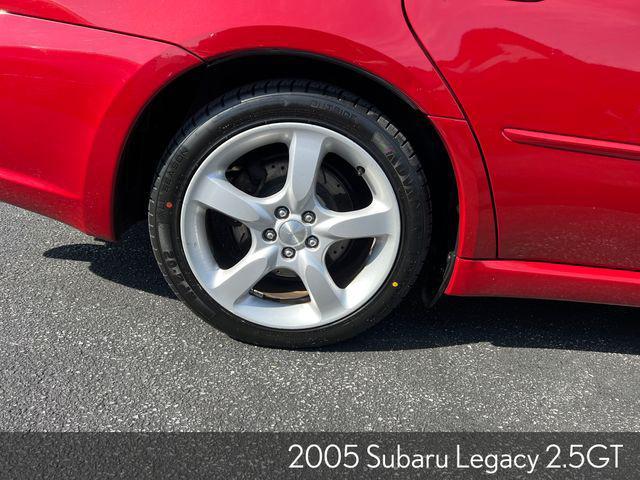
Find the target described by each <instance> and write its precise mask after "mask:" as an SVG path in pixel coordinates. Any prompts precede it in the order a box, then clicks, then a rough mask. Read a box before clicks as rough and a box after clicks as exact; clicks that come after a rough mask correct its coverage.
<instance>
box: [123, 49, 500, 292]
mask: <svg viewBox="0 0 640 480" xmlns="http://www.w3.org/2000/svg"><path fill="white" fill-rule="evenodd" d="M292 76H293V77H298V78H308V79H311V80H317V81H324V82H327V83H332V84H334V85H336V86H338V87H340V88H344V89H346V90H350V91H353V92H354V93H355V94H357V95H359V96H361V97H363V98H365V99H367V100H369V101H370V102H371V103H372V104H375V105H378V107H379V108H380V109H381V110H383V112H384V113H385V114H386V115H387V116H388V117H389V118H390V119H391V120H392V121H393V123H394V124H395V125H397V126H398V128H400V129H401V130H402V131H403V132H404V133H405V134H406V135H407V138H408V139H409V140H410V142H411V143H412V145H413V146H414V148H415V149H416V151H417V152H418V156H419V158H420V161H421V162H422V164H423V168H424V169H425V172H426V174H427V177H428V179H429V184H430V185H429V186H430V189H431V192H432V197H433V203H434V208H433V211H434V219H433V220H434V229H433V231H434V238H433V242H432V248H431V250H430V255H429V258H428V261H427V264H426V265H427V267H426V269H425V272H424V273H425V275H424V279H423V281H422V282H421V283H423V284H425V282H426V281H427V280H426V279H429V283H427V285H426V290H425V291H426V293H427V296H429V297H432V296H434V295H435V293H436V292H437V291H438V290H439V288H440V286H441V285H442V282H443V279H445V277H446V271H447V262H448V258H449V254H450V253H454V252H455V250H456V245H458V246H459V245H460V242H459V237H460V238H462V235H459V218H458V214H459V211H461V210H462V211H464V210H465V208H464V206H462V208H461V206H460V202H459V200H461V199H464V198H466V197H465V196H464V195H461V194H460V192H459V191H458V185H459V176H460V172H459V170H460V168H454V164H453V163H452V162H453V161H454V160H455V159H457V158H459V157H460V155H462V154H463V153H462V152H461V150H460V148H457V149H456V147H455V146H451V145H446V144H445V140H444V139H445V138H447V131H445V130H443V128H445V127H446V124H442V122H440V123H439V124H438V122H436V121H433V120H432V119H430V118H429V117H428V116H427V114H426V112H424V111H423V110H422V109H421V108H420V107H419V106H418V105H417V104H416V102H414V101H413V100H412V99H411V98H410V97H409V96H408V95H406V94H405V93H404V92H402V91H400V90H399V89H398V88H396V87H394V85H392V84H391V83H389V82H387V81H386V80H384V79H382V78H380V77H378V76H376V75H374V74H372V73H370V72H368V71H366V70H364V69H362V68H360V67H358V66H355V65H352V64H350V63H347V62H344V61H342V60H338V59H335V58H331V57H327V56H324V55H319V54H315V53H309V52H303V51H295V50H288V49H273V48H269V49H266V48H265V49H258V50H250V51H242V52H233V53H231V54H226V55H223V56H220V57H218V58H215V59H211V60H210V61H209V62H208V63H206V64H203V65H201V66H198V67H196V68H194V69H191V70H190V71H188V72H186V73H185V74H183V75H182V76H180V77H178V78H176V79H175V80H173V81H172V82H171V83H170V84H168V85H166V86H165V87H164V88H163V89H162V90H160V91H159V92H158V93H157V94H156V95H155V96H154V97H153V98H152V99H151V100H150V101H149V102H148V103H147V105H146V106H145V108H144V110H143V111H142V112H141V113H140V115H139V116H138V118H137V120H136V122H135V124H134V125H133V126H132V129H131V132H130V135H129V138H128V139H127V142H126V144H125V146H124V148H123V152H122V155H121V159H120V162H119V168H118V172H117V180H116V185H115V190H114V200H113V224H114V231H115V234H116V236H120V235H121V234H122V233H123V232H124V231H125V230H126V229H127V228H128V227H129V226H131V225H132V224H133V223H134V222H136V221H139V220H142V219H144V218H145V216H146V204H147V200H148V195H149V192H150V190H151V184H152V182H153V177H154V173H155V171H156V169H157V166H158V163H159V162H160V160H161V158H162V156H163V153H164V151H165V150H166V148H167V146H168V145H169V144H170V142H171V139H172V138H173V136H174V135H175V134H176V133H177V132H178V130H179V128H180V127H181V125H183V124H184V122H185V121H186V119H187V118H189V117H190V116H191V115H192V114H193V113H194V112H195V111H196V110H198V109H199V108H200V107H201V106H203V105H204V104H206V103H208V102H209V101H211V100H212V99H213V98H215V97H216V96H218V95H220V94H222V93H224V92H225V91H227V90H229V89H231V88H233V87H236V86H239V85H242V84H245V83H249V82H252V81H255V80H263V79H268V78H278V77H292ZM456 122H463V123H464V121H462V120H456ZM443 125H444V126H443ZM449 137H450V138H451V140H452V141H459V140H460V137H459V135H458V136H457V137H455V136H451V135H449ZM151 138H152V139H153V141H149V139H151ZM476 148H477V147H476ZM452 153H455V155H452ZM472 173H473V172H472ZM457 180H458V181H457ZM471 181H475V179H474V180H471ZM477 181H478V182H480V181H485V182H486V178H485V177H484V172H482V179H480V178H478V179H477ZM491 228H493V224H492V225H491ZM465 238H470V237H469V235H465ZM467 243H468V242H467Z"/></svg>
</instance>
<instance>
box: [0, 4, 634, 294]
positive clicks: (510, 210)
mask: <svg viewBox="0 0 640 480" xmlns="http://www.w3.org/2000/svg"><path fill="white" fill-rule="evenodd" d="M0 9H1V10H2V13H1V14H0V92H1V93H0V112H2V113H1V114H0V132H1V134H0V135H1V141H0V200H3V201H6V202H9V203H13V204H16V205H19V206H22V207H24V208H28V209H30V210H34V211H37V212H40V213H42V214H44V215H48V216H50V217H53V218H56V219H58V220H61V221H63V222H66V223H68V224H70V225H72V226H74V227H76V228H78V229H80V230H82V231H84V232H86V233H88V234H91V235H94V236H97V237H101V238H104V239H109V240H112V239H115V238H116V237H117V235H118V229H117V226H116V223H117V222H116V216H117V215H118V212H117V207H116V205H117V198H116V196H117V192H118V182H119V181H120V180H119V172H120V171H121V169H122V168H123V166H122V158H123V151H124V149H125V145H126V142H127V138H128V137H129V136H130V135H131V132H132V130H133V129H134V126H135V125H136V121H137V119H138V118H139V117H140V115H141V114H142V112H143V111H144V109H145V107H146V106H147V105H148V104H149V102H151V101H152V99H153V98H154V97H155V96H156V95H158V94H159V93H160V92H162V91H163V90H164V89H166V88H169V86H170V85H171V84H172V83H173V82H174V81H175V80H176V79H177V78H179V77H180V76H181V75H183V74H185V73H186V72H189V71H191V70H193V69H198V68H203V65H204V64H208V63H211V62H217V61H220V60H222V59H225V58H228V57H230V56H233V55H238V54H242V53H244V52H256V51H260V52H264V53H267V54H268V53H269V52H274V51H279V52H283V51H286V52H294V53H296V54H312V55H314V56H315V58H317V59H326V60H327V61H338V62H340V63H341V64H344V65H348V66H350V67H351V68H353V69H355V70H358V71H361V72H363V73H366V74H367V75H370V76H371V77H373V78H376V79H378V80H379V81H380V82H382V83H383V84H384V85H386V86H387V87H388V88H389V89H391V90H393V91H394V92H395V94H397V95H398V96H400V97H402V98H403V99H405V100H406V101H407V102H408V103H410V104H411V105H412V106H413V107H415V108H416V109H417V110H419V111H420V112H421V113H422V115H423V116H424V119H425V121H429V122H431V123H432V125H433V126H434V127H435V129H436V130H437V132H438V133H439V135H440V137H441V139H442V141H443V143H444V145H445V147H446V150H447V152H448V154H449V158H450V161H451V164H452V166H453V169H454V172H455V176H456V182H457V187H458V197H459V198H458V205H459V225H458V237H457V238H458V241H457V246H456V251H455V262H454V263H453V265H452V270H451V274H450V275H449V276H448V277H447V279H446V282H447V283H446V286H445V287H446V293H448V294H452V295H483V296H484V295H487V296H493V295H495V296H517V297H534V298H550V299H565V300H577V301H589V302H603V303H613V304H624V305H636V306H640V162H639V160H640V55H638V53H637V46H638V45H640V5H638V3H637V2H636V1H634V0H609V1H607V2H602V1H599V0H580V1H578V0H554V1H551V0H548V1H526V2H525V1H510V0H478V1H469V0H446V1H445V0H405V1H404V3H403V2H402V1H401V0H367V1H362V0H353V1H350V2H344V1H341V2H338V1H336V0H326V1H324V2H317V1H311V0H297V1H295V2H294V1H289V0H282V1H277V2H264V1H243V2H222V1H218V0H213V1H209V2H203V1H200V0H166V1H163V2H150V1H149V0H111V1H109V2H102V1H100V0H57V1H51V0H0Z"/></svg>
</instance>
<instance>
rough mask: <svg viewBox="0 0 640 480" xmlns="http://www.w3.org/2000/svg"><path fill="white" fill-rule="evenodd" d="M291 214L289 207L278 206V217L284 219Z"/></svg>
mask: <svg viewBox="0 0 640 480" xmlns="http://www.w3.org/2000/svg"><path fill="white" fill-rule="evenodd" d="M288 216H289V209H288V208H287V207H278V208H276V218H279V219H280V220H282V219H283V218H287V217H288Z"/></svg>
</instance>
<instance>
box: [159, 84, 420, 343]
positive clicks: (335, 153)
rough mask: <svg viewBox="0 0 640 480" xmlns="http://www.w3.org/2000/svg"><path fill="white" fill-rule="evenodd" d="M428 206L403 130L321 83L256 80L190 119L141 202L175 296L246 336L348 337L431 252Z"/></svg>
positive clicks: (385, 308)
mask: <svg viewBox="0 0 640 480" xmlns="http://www.w3.org/2000/svg"><path fill="white" fill-rule="evenodd" d="M430 224H431V216H430V203H429V196H428V190H427V187H426V182H425V179H424V177H423V174H422V171H421V169H420V166H419V163H418V161H417V159H416V158H415V155H414V153H413V150H412V148H411V146H410V145H409V143H408V142H407V140H406V138H405V137H404V136H403V135H402V134H401V132H399V131H398V130H397V129H396V128H395V127H394V126H393V125H392V124H391V123H389V121H388V120H387V119H386V118H385V117H384V116H383V115H381V114H380V113H379V112H378V111H377V110H376V109H375V108H374V107H372V106H370V105H368V104H366V103H364V102H363V101H362V100H360V99H358V98H357V97H354V96H352V95H350V94H348V93H346V92H344V91H340V90H338V89H335V88H333V87H330V86H328V85H324V84H317V83H313V82H302V81H293V80H289V81H286V80H280V81H271V82H261V83H258V84H253V85H249V86H247V87H243V88H240V89H238V90H236V91H234V92H230V93H229V94H227V95H225V96H224V97H222V98H221V99H218V100H216V101H215V102H213V103H211V104H209V105H208V106H207V107H206V108H205V109H203V110H202V111H201V112H200V114H198V115H197V116H196V117H195V118H194V119H192V120H190V121H189V122H188V123H187V124H186V126H185V127H184V129H183V131H182V132H181V133H180V135H179V136H178V137H177V138H176V139H175V141H174V142H173V144H172V146H171V148H170V151H169V153H168V155H167V156H166V158H165V160H164V161H163V163H162V165H161V169H160V171H159V173H158V176H157V179H156V182H155V186H154V189H153V192H152V195H151V200H150V205H149V225H150V232H151V239H152V244H153V247H154V252H155V254H156V257H157V259H158V263H159V264H160V267H161V269H162V271H163V273H164V274H165V277H166V278H167V281H168V282H169V284H170V285H171V287H172V288H173V289H174V291H175V292H176V293H177V294H178V296H180V298H182V299H183V300H184V301H185V302H186V303H187V305H188V306H189V307H191V308H192V309H193V310H194V311H195V312H196V313H198V314H199V315H201V316H202V317H203V318H205V319H206V320H208V321H209V322H211V323H212V324H213V325H214V326H216V327H217V328H219V329H220V330H222V331H224V332H225V333H227V334H229V335H230V336H232V337H234V338H237V339H239V340H242V341H246V342H250V343H254V344H260V345H265V346H279V347H305V346H317V345H323V344H327V343H332V342H336V341H340V340H343V339H346V338H349V337H351V336H353V335H355V334H357V333H359V332H361V331H362V330H364V329H366V328H368V327H369V326H371V325H373V324H374V323H376V322H377V321H378V320H380V319H381V318H382V317H384V316H385V315H386V314H387V313H388V312H389V311H390V310H391V309H392V308H394V307H395V306H396V305H397V303H398V302H399V301H400V299H401V298H402V297H403V296H404V295H405V294H406V293H407V291H408V290H409V288H410V287H411V285H412V284H413V282H414V281H415V279H416V277H417V275H418V273H419V271H420V268H421V266H422V263H423V262H424V258H425V255H426V253H427V249H428V245H429V238H430Z"/></svg>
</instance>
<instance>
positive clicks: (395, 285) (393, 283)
mask: <svg viewBox="0 0 640 480" xmlns="http://www.w3.org/2000/svg"><path fill="white" fill-rule="evenodd" d="M398 285H400V284H399V283H398V282H392V283H391V286H392V287H393V288H398Z"/></svg>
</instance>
